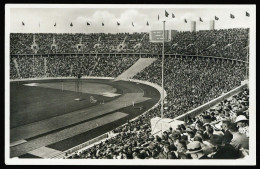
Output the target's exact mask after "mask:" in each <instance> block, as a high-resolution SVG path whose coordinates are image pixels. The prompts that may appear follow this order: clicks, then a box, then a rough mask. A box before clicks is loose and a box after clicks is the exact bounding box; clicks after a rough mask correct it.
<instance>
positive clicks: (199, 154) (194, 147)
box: [186, 141, 208, 159]
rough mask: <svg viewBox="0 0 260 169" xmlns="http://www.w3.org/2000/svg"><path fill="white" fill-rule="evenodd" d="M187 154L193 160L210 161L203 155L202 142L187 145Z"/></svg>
mask: <svg viewBox="0 0 260 169" xmlns="http://www.w3.org/2000/svg"><path fill="white" fill-rule="evenodd" d="M187 149H188V151H187V152H186V153H187V154H190V155H191V158H192V159H208V157H207V156H206V155H205V154H204V153H203V150H202V148H201V145H200V142H198V141H193V142H191V143H189V144H188V145H187Z"/></svg>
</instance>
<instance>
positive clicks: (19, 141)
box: [10, 140, 27, 147]
mask: <svg viewBox="0 0 260 169" xmlns="http://www.w3.org/2000/svg"><path fill="white" fill-rule="evenodd" d="M25 142H27V141H26V140H18V141H14V142H12V143H11V144H10V147H13V146H16V145H19V144H22V143H25Z"/></svg>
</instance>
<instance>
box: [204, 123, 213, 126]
mask: <svg viewBox="0 0 260 169" xmlns="http://www.w3.org/2000/svg"><path fill="white" fill-rule="evenodd" d="M207 125H209V126H211V125H210V123H204V124H203V126H207Z"/></svg>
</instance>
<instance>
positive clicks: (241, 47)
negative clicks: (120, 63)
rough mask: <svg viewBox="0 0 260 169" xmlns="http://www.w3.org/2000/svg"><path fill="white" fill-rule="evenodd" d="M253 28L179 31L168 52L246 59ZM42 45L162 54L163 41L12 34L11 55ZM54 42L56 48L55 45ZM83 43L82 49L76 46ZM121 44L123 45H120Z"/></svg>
mask: <svg viewBox="0 0 260 169" xmlns="http://www.w3.org/2000/svg"><path fill="white" fill-rule="evenodd" d="M248 31H249V29H244V28H234V29H224V30H223V29H221V30H202V31H196V32H189V31H185V32H178V33H177V34H176V36H175V37H173V38H172V40H171V41H170V42H167V43H165V53H166V54H170V53H171V54H187V55H196V54H197V55H207V56H216V57H225V58H232V59H238V60H244V61H245V60H246V57H247V48H246V47H247V46H248ZM34 41H35V44H36V45H38V50H37V53H38V54H50V53H78V52H80V53H82V52H83V53H155V54H157V53H161V52H162V44H161V43H151V42H150V41H149V33H133V34H129V33H117V34H104V33H93V34H81V33H77V34H53V33H40V34H29V33H26V34H22V33H11V34H10V53H11V54H33V53H35V51H34V50H33V49H32V48H31V45H32V44H34ZM53 44H55V45H56V47H57V48H56V50H55V48H54V47H53V48H52V47H51V46H52V45H53ZM77 44H82V46H81V50H80V51H78V49H77V47H76V45H77ZM120 44H121V47H120V48H118V46H119V45H120Z"/></svg>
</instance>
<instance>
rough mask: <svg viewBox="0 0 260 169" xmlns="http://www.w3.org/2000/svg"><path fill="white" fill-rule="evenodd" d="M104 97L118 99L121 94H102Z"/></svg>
mask: <svg viewBox="0 0 260 169" xmlns="http://www.w3.org/2000/svg"><path fill="white" fill-rule="evenodd" d="M102 95H103V96H106V97H116V96H119V95H121V94H117V93H111V92H104V93H102Z"/></svg>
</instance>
